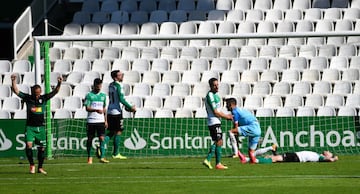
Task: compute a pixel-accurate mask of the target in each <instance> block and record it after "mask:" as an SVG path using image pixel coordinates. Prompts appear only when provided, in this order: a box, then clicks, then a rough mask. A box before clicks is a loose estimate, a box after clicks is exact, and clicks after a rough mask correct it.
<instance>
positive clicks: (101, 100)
mask: <svg viewBox="0 0 360 194" xmlns="http://www.w3.org/2000/svg"><path fill="white" fill-rule="evenodd" d="M101 86H102V80H101V79H99V78H96V79H94V84H93V89H92V91H91V92H89V93H88V94H87V95H86V97H85V103H84V104H85V107H86V111H87V112H88V116H87V142H86V151H87V155H88V161H87V162H88V164H92V154H91V148H92V140H93V139H94V138H95V133H97V135H98V137H99V142H100V149H101V156H100V162H101V163H108V162H109V161H108V160H106V158H105V145H104V137H105V128H106V127H107V119H106V108H105V107H106V95H105V93H103V92H100V90H101Z"/></svg>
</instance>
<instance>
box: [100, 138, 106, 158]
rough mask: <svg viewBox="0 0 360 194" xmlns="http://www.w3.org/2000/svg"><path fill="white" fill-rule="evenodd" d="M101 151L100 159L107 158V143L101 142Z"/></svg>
mask: <svg viewBox="0 0 360 194" xmlns="http://www.w3.org/2000/svg"><path fill="white" fill-rule="evenodd" d="M100 151H101V156H100V158H105V142H104V141H100Z"/></svg>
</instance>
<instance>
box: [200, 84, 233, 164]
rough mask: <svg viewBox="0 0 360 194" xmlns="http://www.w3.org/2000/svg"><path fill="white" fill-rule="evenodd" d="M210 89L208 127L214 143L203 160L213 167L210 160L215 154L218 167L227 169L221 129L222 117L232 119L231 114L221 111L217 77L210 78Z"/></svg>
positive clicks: (207, 107) (207, 105)
mask: <svg viewBox="0 0 360 194" xmlns="http://www.w3.org/2000/svg"><path fill="white" fill-rule="evenodd" d="M209 86H210V91H209V92H208V93H207V95H206V101H205V106H206V112H207V114H208V128H209V131H210V136H211V139H212V140H213V142H214V143H213V144H212V145H211V147H210V150H209V153H208V155H207V157H206V159H205V160H204V161H203V164H204V165H205V166H206V167H208V168H209V169H212V166H211V164H210V160H211V158H212V157H213V155H214V154H215V157H216V166H215V168H216V169H227V168H228V167H227V166H224V165H223V164H221V146H222V145H223V140H222V135H223V134H222V131H221V118H224V119H228V120H231V119H232V115H231V114H225V113H223V112H221V110H220V106H221V100H220V97H219V95H218V94H217V92H218V90H219V82H218V80H217V79H216V78H211V79H210V80H209Z"/></svg>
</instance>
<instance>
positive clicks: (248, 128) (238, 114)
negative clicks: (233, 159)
mask: <svg viewBox="0 0 360 194" xmlns="http://www.w3.org/2000/svg"><path fill="white" fill-rule="evenodd" d="M226 108H227V109H228V111H231V113H232V115H233V116H234V118H233V123H234V127H233V128H232V129H231V130H230V131H229V136H230V140H231V142H232V143H233V144H234V143H236V140H235V135H234V134H236V133H237V134H239V135H241V136H244V137H248V154H249V158H250V163H253V164H254V163H256V158H255V150H256V148H257V145H258V143H259V140H260V135H261V128H260V124H259V121H258V120H257V118H256V117H255V116H254V115H253V114H252V113H251V112H249V111H248V110H246V109H240V108H239V107H238V106H237V103H236V99H235V98H228V99H226ZM233 147H234V146H233ZM236 147H237V145H236ZM238 156H239V158H240V160H241V162H242V163H246V160H245V156H244V155H243V154H242V153H241V152H240V151H238Z"/></svg>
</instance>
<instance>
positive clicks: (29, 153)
mask: <svg viewBox="0 0 360 194" xmlns="http://www.w3.org/2000/svg"><path fill="white" fill-rule="evenodd" d="M62 80H63V79H62V77H58V83H57V85H56V88H55V89H54V90H53V91H51V92H50V93H48V94H44V95H41V87H40V86H39V85H34V86H32V87H31V94H26V93H23V92H21V91H19V89H18V87H17V85H16V75H15V74H14V75H11V83H12V85H11V86H12V87H11V88H12V91H13V92H14V93H15V94H16V95H18V96H19V97H20V98H21V99H22V100H23V101H24V102H25V103H26V110H27V113H26V115H27V118H26V127H25V140H26V148H25V151H26V157H27V159H28V160H29V163H30V173H31V174H35V163H34V159H33V150H32V148H33V143H34V142H35V143H36V144H38V145H39V147H38V154H37V158H38V162H39V164H38V165H39V166H38V173H42V174H45V175H46V174H47V172H46V171H45V170H44V169H43V163H44V159H45V147H46V131H45V120H44V113H45V109H46V103H47V101H48V100H50V98H52V97H54V96H55V95H56V94H57V93H58V92H59V90H60V86H61V82H62Z"/></svg>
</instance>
